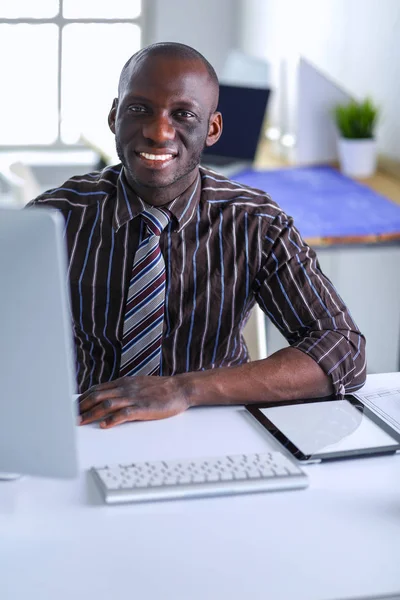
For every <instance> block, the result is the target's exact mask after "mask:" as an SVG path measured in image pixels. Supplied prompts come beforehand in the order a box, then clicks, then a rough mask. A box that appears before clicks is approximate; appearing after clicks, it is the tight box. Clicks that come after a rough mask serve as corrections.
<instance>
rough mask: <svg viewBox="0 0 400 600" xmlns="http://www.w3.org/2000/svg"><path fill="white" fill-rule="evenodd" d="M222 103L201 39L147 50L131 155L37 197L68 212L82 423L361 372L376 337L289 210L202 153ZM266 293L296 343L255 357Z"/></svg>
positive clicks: (139, 67) (121, 116)
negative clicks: (250, 338)
mask: <svg viewBox="0 0 400 600" xmlns="http://www.w3.org/2000/svg"><path fill="white" fill-rule="evenodd" d="M217 104H218V80H217V77H216V75H215V71H214V69H213V68H212V67H211V65H210V64H209V63H208V62H207V61H206V60H205V58H204V57H203V56H202V55H200V54H199V53H198V52H197V51H195V50H194V49H192V48H190V47H188V46H184V45H182V44H175V43H164V44H155V45H152V46H149V47H148V48H145V49H144V50H141V51H140V52H138V53H137V54H136V55H134V56H133V57H132V58H131V59H130V60H129V61H128V62H127V63H126V65H125V66H124V68H123V70H122V73H121V78H120V83H119V89H118V98H116V99H115V100H114V102H113V104H112V108H111V111H110V114H109V125H110V128H111V131H112V132H113V133H114V134H115V138H116V147H117V151H118V156H119V158H120V160H121V164H120V165H117V166H115V167H111V168H106V169H104V170H103V171H101V172H100V173H90V174H88V175H86V176H83V177H73V178H72V179H70V180H69V181H68V182H66V183H65V184H63V185H62V186H61V187H60V188H57V189H55V190H51V191H49V192H46V193H45V194H43V195H42V196H40V197H39V198H38V199H36V200H35V201H34V202H33V203H32V204H33V205H42V206H53V207H56V208H57V209H59V210H61V211H62V213H63V214H64V216H65V221H66V238H67V243H68V250H69V257H70V262H69V278H70V285H71V301H72V315H73V327H74V334H75V341H76V357H77V380H78V386H79V390H80V392H81V393H82V395H81V397H80V412H81V422H82V424H85V423H90V422H93V421H100V426H101V427H105V428H107V427H112V426H114V425H117V424H119V423H123V422H126V421H134V420H146V419H161V418H164V417H169V416H172V415H176V414H178V413H180V412H182V411H184V410H186V409H187V408H188V407H191V406H198V405H202V404H207V405H215V404H243V403H250V402H260V401H268V400H274V401H276V400H280V399H282V400H285V399H289V398H291V399H295V398H302V397H318V396H328V395H331V394H335V395H336V396H339V397H340V396H342V395H343V394H344V393H345V391H352V390H355V389H358V388H359V387H361V386H362V385H363V383H364V381H365V350H364V347H365V340H364V338H363V336H362V335H361V334H360V332H359V331H358V329H357V327H356V325H355V324H354V322H353V321H352V319H351V316H350V314H349V313H348V311H347V309H346V307H345V306H344V304H343V302H342V300H341V299H340V297H339V296H338V295H337V293H336V291H335V290H334V288H333V286H332V284H331V283H330V281H329V280H328V279H327V278H326V277H325V276H324V275H323V274H322V273H321V271H320V268H319V265H318V262H317V261H316V257H315V254H314V252H313V251H312V250H311V249H310V248H309V247H308V246H307V245H306V244H305V243H304V241H303V240H302V238H301V236H300V234H299V233H298V231H297V230H296V229H295V227H294V226H293V222H292V219H291V218H290V217H288V216H287V215H285V213H284V212H283V211H282V210H281V209H280V208H279V207H278V206H277V205H276V204H275V203H274V202H273V201H272V200H271V199H270V198H269V196H268V195H267V194H265V193H264V192H262V191H259V190H254V189H251V188H248V187H246V186H242V185H240V184H237V183H235V182H231V181H229V180H227V179H226V178H224V177H223V176H222V175H218V174H216V173H214V172H212V171H208V170H206V169H203V168H202V167H200V166H199V165H200V160H201V153H202V150H203V148H204V146H211V145H213V144H214V143H215V142H216V141H217V140H218V139H219V137H220V135H221V133H222V116H221V114H220V113H219V112H217V110H216V109H217ZM248 110H249V111H250V110H251V106H249V107H248ZM255 301H257V302H258V303H259V305H260V306H261V308H262V309H263V310H264V312H265V313H266V314H267V315H268V316H269V317H270V319H271V320H272V322H273V323H274V324H275V325H276V326H277V327H278V328H279V329H280V330H281V331H282V332H283V333H284V335H285V336H286V338H287V339H288V341H289V343H290V347H288V348H285V349H283V350H280V351H279V352H276V353H275V354H273V355H272V356H270V357H268V358H267V359H265V360H260V361H256V362H252V363H248V362H247V360H248V355H247V349H246V346H245V343H244V341H243V338H242V336H241V330H242V328H243V326H244V324H245V323H246V320H247V318H248V315H249V311H250V310H251V308H252V306H253V305H254V303H255ZM149 375H151V376H149ZM154 375H155V376H154Z"/></svg>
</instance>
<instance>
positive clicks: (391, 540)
mask: <svg viewBox="0 0 400 600" xmlns="http://www.w3.org/2000/svg"><path fill="white" fill-rule="evenodd" d="M372 377H375V378H376V377H377V376H372ZM380 377H381V380H382V381H381V382H382V384H384V383H385V379H384V378H383V377H382V376H380ZM391 377H392V378H394V379H396V381H399V383H400V373H397V374H395V375H392V376H391ZM78 438H79V449H80V460H81V466H82V474H81V476H80V477H79V479H77V480H76V481H73V482H55V481H50V480H43V479H33V478H28V477H26V478H24V479H21V480H20V481H16V482H13V483H1V484H0V576H1V579H0V580H1V587H2V590H6V595H5V596H4V595H2V597H4V598H5V600H22V599H24V600H25V599H26V598H40V600H50V599H51V600H54V599H55V598H57V600H64V599H65V600H67V599H68V600H71V599H74V600H80V599H85V600H87V599H88V598H96V600H102V599H104V600H106V599H107V600H110V598H124V597H127V596H126V593H127V592H129V597H131V598H138V599H140V600H147V599H152V600H153V599H156V598H157V599H158V598H163V599H164V598H165V599H169V598H171V599H173V600H214V599H215V600H217V599H218V600H222V599H225V598H227V599H228V598H229V600H236V599H238V600H239V599H244V598H249V599H251V600H258V599H260V600H265V599H266V598H272V599H273V600H281V599H285V600H286V599H287V600H302V599H304V600H313V599H318V600H328V599H332V600H333V599H336V600H339V599H344V598H346V599H348V598H356V597H357V598H361V597H363V596H369V597H370V596H374V595H378V594H382V595H383V594H390V593H392V594H393V593H395V592H399V593H400V568H399V562H400V456H390V457H381V458H372V459H363V460H351V461H343V462H336V463H332V464H324V465H310V466H308V467H307V469H306V470H307V472H308V474H309V477H310V487H309V488H308V489H307V490H304V491H303V490H299V491H289V492H277V493H267V494H260V495H251V496H236V497H230V498H214V499H201V500H190V501H186V502H184V501H176V502H175V501H174V502H162V503H154V504H143V505H140V506H119V507H118V506H114V507H106V506H102V505H100V504H98V496H97V494H96V490H94V489H93V488H92V486H91V485H90V480H88V479H87V477H86V473H85V469H87V468H89V467H90V466H91V465H93V464H96V465H99V464H100V465H101V464H104V463H115V462H122V461H125V462H129V461H132V460H142V459H146V458H147V459H150V460H151V459H157V458H173V457H190V456H205V455H215V454H226V453H239V452H257V451H259V452H262V451H265V450H266V449H267V448H269V447H271V446H274V441H273V440H272V439H270V438H268V437H267V434H266V433H265V432H264V431H263V430H262V429H261V428H259V426H258V424H257V423H256V422H254V421H253V420H252V419H251V417H250V415H248V414H247V413H246V412H245V411H244V409H243V408H242V407H227V408H198V409H192V410H189V411H187V412H186V413H185V414H183V415H181V416H179V417H174V418H172V419H168V420H165V421H155V422H148V423H136V424H134V423H132V424H129V425H126V426H121V427H119V428H116V429H111V430H108V431H103V430H100V429H98V428H97V427H83V428H79V430H78Z"/></svg>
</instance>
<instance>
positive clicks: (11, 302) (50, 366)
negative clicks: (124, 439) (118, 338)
mask: <svg viewBox="0 0 400 600" xmlns="http://www.w3.org/2000/svg"><path fill="white" fill-rule="evenodd" d="M63 229H64V220H63V218H62V216H61V215H60V214H59V213H58V212H57V211H52V210H47V209H26V210H16V209H0V385H1V393H0V472H1V474H4V475H5V478H7V473H18V474H26V475H39V476H47V477H74V476H75V475H76V474H77V470H78V466H77V450H76V435H75V434H76V426H75V424H76V407H75V405H74V403H73V401H72V398H73V394H74V393H75V382H74V368H73V350H72V348H73V346H72V328H71V316H70V310H69V297H68V292H67V271H66V264H67V263H66V249H65V242H64V239H63ZM0 476H1V475H0Z"/></svg>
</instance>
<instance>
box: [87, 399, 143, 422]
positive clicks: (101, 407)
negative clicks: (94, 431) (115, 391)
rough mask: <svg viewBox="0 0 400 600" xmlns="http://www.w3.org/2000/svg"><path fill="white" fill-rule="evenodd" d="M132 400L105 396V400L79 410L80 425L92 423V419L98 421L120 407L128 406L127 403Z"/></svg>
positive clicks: (117, 410)
mask: <svg viewBox="0 0 400 600" xmlns="http://www.w3.org/2000/svg"><path fill="white" fill-rule="evenodd" d="M131 403H132V400H130V399H128V398H106V399H105V400H103V401H101V402H100V403H97V404H96V405H95V406H93V407H91V408H88V409H87V410H84V411H82V410H81V411H80V412H81V425H86V424H87V423H93V421H99V420H100V419H104V417H107V416H109V415H112V414H113V413H115V412H119V411H120V410H121V409H124V408H129V407H128V404H131Z"/></svg>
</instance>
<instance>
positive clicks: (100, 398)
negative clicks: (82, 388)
mask: <svg viewBox="0 0 400 600" xmlns="http://www.w3.org/2000/svg"><path fill="white" fill-rule="evenodd" d="M102 385H103V384H102ZM105 385H108V386H109V387H108V388H101V387H100V386H99V385H98V386H96V387H95V388H91V389H90V390H88V391H87V392H85V393H84V394H82V396H80V397H79V398H78V402H79V412H80V413H81V414H82V413H83V412H86V411H87V410H91V409H92V408H93V407H94V406H96V405H97V404H100V403H101V402H104V401H105V400H108V399H116V398H120V397H121V388H120V387H119V386H118V385H115V383H114V385H110V384H109V383H107V384H105Z"/></svg>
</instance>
